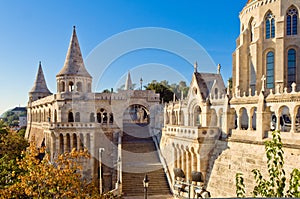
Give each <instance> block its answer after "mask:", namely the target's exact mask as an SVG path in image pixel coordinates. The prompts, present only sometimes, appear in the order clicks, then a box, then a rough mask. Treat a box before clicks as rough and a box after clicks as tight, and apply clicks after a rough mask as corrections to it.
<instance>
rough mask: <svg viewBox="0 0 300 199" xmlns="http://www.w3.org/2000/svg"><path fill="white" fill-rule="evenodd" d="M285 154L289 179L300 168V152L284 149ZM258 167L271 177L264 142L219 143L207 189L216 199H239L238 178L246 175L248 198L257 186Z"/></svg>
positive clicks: (211, 165)
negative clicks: (256, 171) (254, 170)
mask: <svg viewBox="0 0 300 199" xmlns="http://www.w3.org/2000/svg"><path fill="white" fill-rule="evenodd" d="M284 152H285V154H284V160H285V172H286V177H289V175H290V172H291V171H292V169H293V168H300V162H299V158H300V149H296V146H289V147H285V148H284ZM255 168H258V169H260V171H261V172H262V173H263V176H264V177H265V178H266V177H267V175H266V171H267V158H266V155H265V147H264V145H263V143H242V142H238V141H229V142H226V141H217V144H216V148H215V150H214V153H213V155H212V156H211V159H210V163H209V171H208V176H207V177H208V178H207V179H208V184H207V190H209V191H210V192H211V195H212V197H213V198H216V197H236V193H235V191H236V187H235V175H236V173H243V177H244V180H245V186H246V195H247V196H248V197H249V196H251V191H253V187H254V185H255V181H254V175H253V173H252V172H251V170H252V169H255ZM286 187H288V185H286Z"/></svg>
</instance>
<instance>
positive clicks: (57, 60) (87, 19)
mask: <svg viewBox="0 0 300 199" xmlns="http://www.w3.org/2000/svg"><path fill="white" fill-rule="evenodd" d="M245 4H246V0H243V1H223V0H215V1H203V0H190V1H186V0H185V1H184V0H176V1H174V0H151V1H143V0H127V1H125V0H122V1H121V0H106V1H104V0H98V1H96V0H95V1H93V0H90V1H83V0H81V1H79V0H72V1H71V0H64V1H62V0H60V1H58V0H53V1H38V0H27V1H21V0H19V1H17V0H10V1H4V0H2V1H0V69H1V78H0V90H1V100H0V113H2V112H4V111H6V110H7V109H9V108H12V107H15V106H18V105H19V104H20V105H21V106H25V105H26V103H27V100H28V92H29V90H30V89H31V88H32V86H33V82H34V79H35V76H36V72H37V67H38V63H39V61H42V66H43V70H44V74H45V78H46V81H47V84H48V88H49V89H50V90H51V91H52V92H53V93H55V92H56V79H55V76H56V74H57V73H58V72H59V71H60V69H61V68H62V66H63V64H64V59H65V56H66V52H67V48H68V45H69V40H70V37H71V33H72V27H73V25H76V30H77V35H78V39H79V42H80V47H81V51H82V54H83V57H84V58H85V59H86V58H88V55H90V54H91V52H93V49H95V48H96V47H97V46H99V44H100V45H101V43H103V42H104V41H106V40H109V39H110V38H111V37H113V36H114V35H116V34H119V33H122V32H124V31H128V30H132V29H137V28H138V29H140V28H145V27H158V28H164V29H168V30H172V31H176V32H178V33H180V34H183V35H185V36H186V37H189V38H191V39H193V40H194V41H196V42H197V43H198V44H200V45H201V46H202V47H203V48H204V49H205V50H206V51H207V52H208V54H209V55H210V56H211V58H212V60H213V61H214V63H216V64H218V63H220V64H221V65H222V71H221V73H222V75H223V78H224V81H226V80H227V79H228V78H229V77H230V76H231V71H232V68H231V65H232V58H231V55H232V52H233V51H234V49H235V40H236V38H237V36H238V34H239V19H238V15H239V12H240V11H241V9H242V8H243V6H244V5H245ZM162 42H163V41H162ZM178 46H179V48H180V46H181V44H180V43H179V44H178ZM199 59H200V60H197V61H198V64H199V70H200V71H201V67H203V66H202V65H201V58H199ZM195 61H196V60H195ZM151 63H155V64H154V65H153V64H152V65H151ZM161 66H162V68H164V69H166V70H165V73H164V72H161V71H157V70H156V69H158V68H159V67H161ZM86 67H87V69H88V70H89V71H92V70H93V68H92V67H95V66H90V65H86ZM140 68H144V69H145V70H141V71H139V70H138V69H140ZM146 69H147V70H146ZM149 69H152V70H150V71H152V72H153V71H155V72H153V74H152V73H151V72H149V71H148V70H149ZM128 70H130V71H132V73H133V75H132V78H133V82H135V83H137V84H139V79H140V77H142V78H143V79H144V83H145V84H146V83H148V81H151V79H154V78H155V77H156V76H155V74H156V75H158V76H157V79H158V80H160V79H161V78H163V77H164V76H166V75H165V74H168V71H170V70H171V71H172V73H173V72H174V71H175V72H174V74H176V75H167V76H170V77H172V78H173V80H174V79H177V74H178V79H180V77H183V79H186V80H187V81H190V77H191V73H192V71H193V67H192V66H191V65H190V63H188V62H186V60H183V59H182V58H180V57H178V55H176V54H173V53H170V52H167V51H164V50H159V49H144V50H137V51H133V52H129V53H127V54H124V55H122V56H120V57H119V58H118V59H116V60H114V61H113V62H112V63H111V66H110V67H109V68H108V70H106V71H105V73H104V74H103V75H101V77H103V78H102V79H101V80H99V81H98V77H97V78H94V84H95V85H94V88H95V89H97V90H98V91H102V90H103V89H104V88H110V87H115V86H116V85H117V84H122V83H120V82H122V81H123V79H122V78H124V75H125V74H126V71H128ZM213 70H214V69H213ZM144 73H146V74H144ZM92 75H93V76H94V74H92ZM159 75H161V76H159ZM96 76H97V75H96ZM174 77H175V78H174ZM172 78H171V79H170V80H169V81H170V82H172V81H173V80H172ZM112 79H113V80H112ZM174 81H175V80H174Z"/></svg>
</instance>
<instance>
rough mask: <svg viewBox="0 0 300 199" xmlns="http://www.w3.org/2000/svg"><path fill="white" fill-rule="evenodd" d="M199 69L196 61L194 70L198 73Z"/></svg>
mask: <svg viewBox="0 0 300 199" xmlns="http://www.w3.org/2000/svg"><path fill="white" fill-rule="evenodd" d="M197 71H198V63H197V61H196V62H195V63H194V72H195V73H197Z"/></svg>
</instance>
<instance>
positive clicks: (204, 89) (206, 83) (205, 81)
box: [194, 72, 225, 99]
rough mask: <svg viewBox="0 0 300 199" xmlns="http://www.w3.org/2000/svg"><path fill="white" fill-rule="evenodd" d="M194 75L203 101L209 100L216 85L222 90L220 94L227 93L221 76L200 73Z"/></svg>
mask: <svg viewBox="0 0 300 199" xmlns="http://www.w3.org/2000/svg"><path fill="white" fill-rule="evenodd" d="M194 74H195V77H196V80H197V83H198V86H199V89H200V92H201V96H202V98H203V99H207V98H208V96H209V94H210V92H211V89H212V87H213V85H214V83H216V84H217V87H218V88H219V89H220V90H219V92H225V85H224V81H223V78H222V76H221V74H215V73H198V72H196V73H194Z"/></svg>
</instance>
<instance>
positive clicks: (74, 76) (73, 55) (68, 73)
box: [56, 26, 92, 93]
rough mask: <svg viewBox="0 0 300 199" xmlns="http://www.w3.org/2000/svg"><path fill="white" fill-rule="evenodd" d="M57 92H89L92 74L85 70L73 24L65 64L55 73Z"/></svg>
mask: <svg viewBox="0 0 300 199" xmlns="http://www.w3.org/2000/svg"><path fill="white" fill-rule="evenodd" d="M56 81H57V93H73V92H77V93H90V92H91V87H92V76H91V75H90V74H89V73H88V72H87V70H86V68H85V66H84V62H83V59H82V55H81V50H80V47H79V42H78V39H77V35H76V29H75V26H74V27H73V34H72V36H71V41H70V45H69V49H68V53H67V56H66V60H65V64H64V66H63V68H62V69H61V71H60V72H59V73H58V74H57V75H56Z"/></svg>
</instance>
